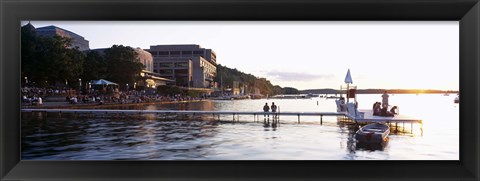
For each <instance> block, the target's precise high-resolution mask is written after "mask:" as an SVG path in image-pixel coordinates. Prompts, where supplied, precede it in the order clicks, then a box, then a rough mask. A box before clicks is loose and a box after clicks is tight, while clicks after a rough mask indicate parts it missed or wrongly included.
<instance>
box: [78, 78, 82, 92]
mask: <svg viewBox="0 0 480 181" xmlns="http://www.w3.org/2000/svg"><path fill="white" fill-rule="evenodd" d="M78 85H79V86H78V93H80V91H81V90H82V79H81V78H78Z"/></svg>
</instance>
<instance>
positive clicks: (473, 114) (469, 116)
mask: <svg viewBox="0 0 480 181" xmlns="http://www.w3.org/2000/svg"><path fill="white" fill-rule="evenodd" d="M0 16H1V17H0V19H1V20H0V26H1V29H0V40H1V45H0V47H1V51H0V57H1V61H0V69H1V72H0V80H1V82H0V88H1V92H0V133H1V134H0V136H1V140H0V178H1V179H2V180H120V179H123V180H147V179H156V180H160V179H165V180H259V179H262V180H465V181H467V180H479V178H480V176H479V173H480V172H479V171H480V170H479V163H480V162H479V161H480V160H479V153H480V151H479V137H480V136H479V132H480V128H479V119H478V118H479V117H478V116H479V113H478V112H479V110H480V109H479V108H478V105H479V96H478V94H479V92H480V91H479V73H478V72H479V70H480V69H479V68H480V67H479V58H480V57H479V50H480V45H479V44H480V36H479V35H480V34H479V33H480V26H479V24H480V5H479V3H478V0H389V1H385V0H335V1H331V0H196V1H194V0H178V1H174V0H160V1H151V0H140V1H134V0H117V1H109V0H85V1H81V0H37V1H30V0H16V1H14V0H1V1H0ZM22 20H212V21H216V20H232V21H238V20H252V21H266V20H273V21H280V20H282V21H283V20H287V21H298V20H307V21H316V20H326V21H336V20H339V21H344V20H359V21H365V20H369V21H370V20H374V21H378V20H382V21H423V20H426V21H430V20H433V21H440V20H448V21H459V22H460V23H459V24H460V35H459V36H460V47H459V48H460V92H461V94H462V97H461V103H460V106H461V109H460V161H21V160H20V127H19V125H20V121H19V120H20V81H21V80H20V78H21V77H20V76H19V75H20V21H22ZM432 68H434V67H432Z"/></svg>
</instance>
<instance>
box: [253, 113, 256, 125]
mask: <svg viewBox="0 0 480 181" xmlns="http://www.w3.org/2000/svg"><path fill="white" fill-rule="evenodd" d="M253 122H254V123H256V122H257V114H253Z"/></svg>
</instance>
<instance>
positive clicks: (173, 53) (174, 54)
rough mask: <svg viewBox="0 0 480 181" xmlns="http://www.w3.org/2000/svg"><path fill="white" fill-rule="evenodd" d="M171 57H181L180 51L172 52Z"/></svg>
mask: <svg viewBox="0 0 480 181" xmlns="http://www.w3.org/2000/svg"><path fill="white" fill-rule="evenodd" d="M170 55H171V56H180V51H171V52H170Z"/></svg>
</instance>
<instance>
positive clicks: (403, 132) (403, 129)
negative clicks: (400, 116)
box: [402, 122, 405, 134]
mask: <svg viewBox="0 0 480 181" xmlns="http://www.w3.org/2000/svg"><path fill="white" fill-rule="evenodd" d="M402 124H403V134H405V122H402Z"/></svg>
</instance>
